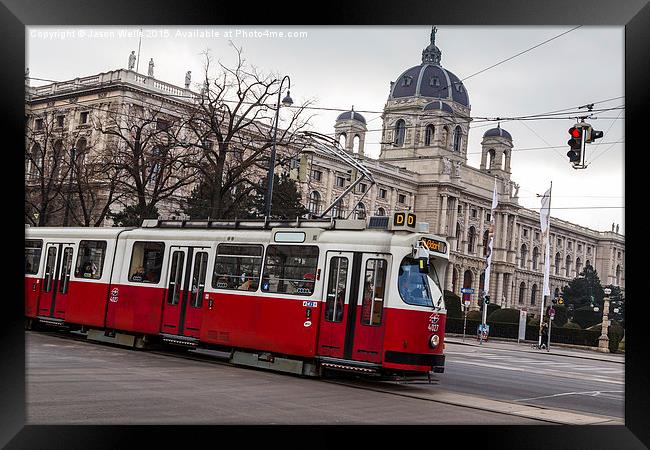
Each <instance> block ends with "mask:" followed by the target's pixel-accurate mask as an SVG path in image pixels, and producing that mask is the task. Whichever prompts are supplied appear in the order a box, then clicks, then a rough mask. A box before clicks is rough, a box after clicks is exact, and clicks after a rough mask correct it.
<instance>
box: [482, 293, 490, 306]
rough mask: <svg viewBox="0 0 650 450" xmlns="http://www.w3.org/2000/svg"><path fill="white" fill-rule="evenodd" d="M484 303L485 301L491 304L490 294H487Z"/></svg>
mask: <svg viewBox="0 0 650 450" xmlns="http://www.w3.org/2000/svg"><path fill="white" fill-rule="evenodd" d="M483 303H485V304H486V305H489V304H490V296H489V295H486V296H485V298H484V299H483Z"/></svg>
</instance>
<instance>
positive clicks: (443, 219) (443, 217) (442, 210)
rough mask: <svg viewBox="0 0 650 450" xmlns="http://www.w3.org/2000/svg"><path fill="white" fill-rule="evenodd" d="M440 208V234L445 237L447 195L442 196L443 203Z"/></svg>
mask: <svg viewBox="0 0 650 450" xmlns="http://www.w3.org/2000/svg"><path fill="white" fill-rule="evenodd" d="M441 205H442V206H441V207H440V215H439V216H438V218H439V226H438V234H440V235H442V236H445V235H446V234H447V205H448V203H447V195H443V196H442V203H441Z"/></svg>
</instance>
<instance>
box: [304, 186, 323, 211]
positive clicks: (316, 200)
mask: <svg viewBox="0 0 650 450" xmlns="http://www.w3.org/2000/svg"><path fill="white" fill-rule="evenodd" d="M307 209H308V210H309V212H310V213H312V214H319V213H320V210H321V197H320V194H319V193H318V191H312V193H311V194H310V195H309V203H308V205H307Z"/></svg>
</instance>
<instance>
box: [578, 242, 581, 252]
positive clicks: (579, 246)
mask: <svg viewBox="0 0 650 450" xmlns="http://www.w3.org/2000/svg"><path fill="white" fill-rule="evenodd" d="M578 251H579V252H581V251H582V244H578Z"/></svg>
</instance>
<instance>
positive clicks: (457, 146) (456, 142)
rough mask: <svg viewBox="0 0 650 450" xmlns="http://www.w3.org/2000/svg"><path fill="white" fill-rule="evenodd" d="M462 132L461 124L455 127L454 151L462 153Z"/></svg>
mask: <svg viewBox="0 0 650 450" xmlns="http://www.w3.org/2000/svg"><path fill="white" fill-rule="evenodd" d="M462 133H463V130H461V128H460V126H457V127H456V128H455V129H454V152H456V153H460V149H461V143H462V142H461V141H462Z"/></svg>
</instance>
